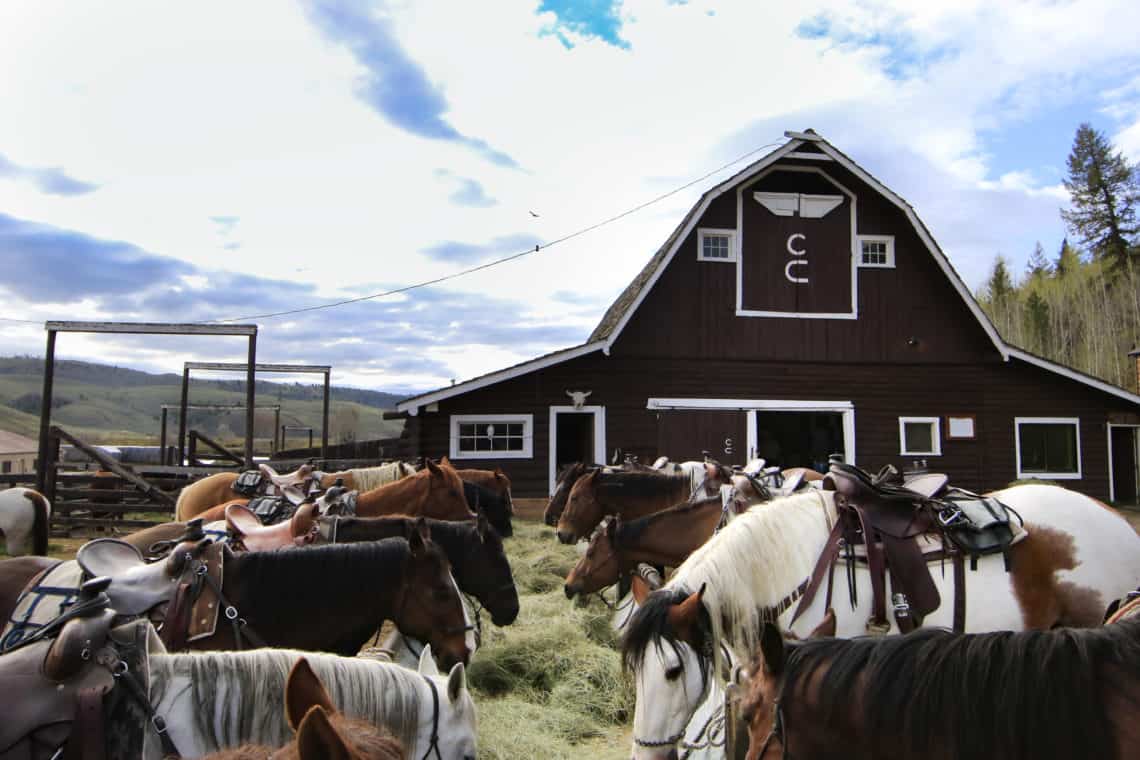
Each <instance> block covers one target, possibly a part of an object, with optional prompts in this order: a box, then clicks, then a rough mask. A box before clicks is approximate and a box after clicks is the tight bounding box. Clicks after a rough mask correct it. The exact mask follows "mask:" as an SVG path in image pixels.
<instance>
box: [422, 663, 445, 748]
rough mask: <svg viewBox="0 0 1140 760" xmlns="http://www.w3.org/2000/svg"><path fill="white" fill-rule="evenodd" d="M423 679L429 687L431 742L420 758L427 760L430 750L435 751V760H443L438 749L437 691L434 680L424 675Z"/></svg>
mask: <svg viewBox="0 0 1140 760" xmlns="http://www.w3.org/2000/svg"><path fill="white" fill-rule="evenodd" d="M424 680H425V681H427V685H428V686H429V687H430V688H431V742H430V743H429V744H428V748H427V750H426V751H425V752H424V755H423V757H421V758H420V760H427V758H429V757H431V754H432V752H435V757H436V760H443V754H442V753H441V752H440V751H439V691H438V690H436V688H435V682H434V681H432V680H431V679H430V678H428V677H427V676H424Z"/></svg>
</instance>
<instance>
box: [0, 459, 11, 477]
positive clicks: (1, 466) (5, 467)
mask: <svg viewBox="0 0 1140 760" xmlns="http://www.w3.org/2000/svg"><path fill="white" fill-rule="evenodd" d="M11 471H12V463H11V462H9V461H8V460H4V461H3V462H0V472H3V473H4V474H5V475H7V474H8V473H10V472H11Z"/></svg>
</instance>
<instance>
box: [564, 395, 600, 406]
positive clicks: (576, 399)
mask: <svg viewBox="0 0 1140 760" xmlns="http://www.w3.org/2000/svg"><path fill="white" fill-rule="evenodd" d="M591 393H593V391H566V395H567V396H569V397H570V400H571V401H572V402H573V404H574V408H575V409H581V408H582V406H583V405H584V404H585V403H586V399H588V398H589V397H590V394H591Z"/></svg>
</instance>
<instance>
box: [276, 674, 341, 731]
mask: <svg viewBox="0 0 1140 760" xmlns="http://www.w3.org/2000/svg"><path fill="white" fill-rule="evenodd" d="M313 707H323V708H324V709H325V710H327V711H328V712H330V713H335V712H336V708H335V707H333V703H332V698H331V697H330V696H329V693H328V692H327V691H325V685H324V684H323V683H321V679H320V678H318V677H317V674H316V673H314V672H313V668H312V666H311V665H309V661H308V660H306V659H305V658H304V657H302V658H300V659H299V660H297V662H295V663H293V669H292V670H290V671H289V678H288V679H286V681H285V717H286V718H287V719H288V721H289V727H290V728H292V729H293V730H294V731H296V730H297V727H298V726H300V725H301V720H302V719H303V718H304V717H305V714H306V713H307V712H309V710H310V708H313Z"/></svg>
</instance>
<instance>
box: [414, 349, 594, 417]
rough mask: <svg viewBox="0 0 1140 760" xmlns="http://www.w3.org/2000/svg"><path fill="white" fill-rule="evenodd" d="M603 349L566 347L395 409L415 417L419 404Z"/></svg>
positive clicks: (449, 396) (428, 402) (425, 403)
mask: <svg viewBox="0 0 1140 760" xmlns="http://www.w3.org/2000/svg"><path fill="white" fill-rule="evenodd" d="M604 349H605V341H601V340H598V341H594V342H593V343H586V344H584V345H581V346H577V347H575V348H568V349H566V350H565V351H559V352H558V353H555V354H549V355H547V356H542V357H539V358H538V359H532V360H530V361H529V362H523V363H522V364H516V365H515V366H513V367H508V368H507V369H504V370H499V371H498V372H492V373H490V374H487V375H483V376H482V377H476V378H474V379H472V380H468V381H466V382H463V383H458V384H456V385H452V386H450V387H448V388H442V389H440V390H438V391H432V392H431V393H425V394H422V395H420V396H412V397H411V398H408V399H404V400H403V401H401V402H399V403H398V404H396V411H398V412H407V413H408V414H409V415H411V416H412V417H415V416H416V415H417V414H419V410H420V407H421V406H427V405H429V404H433V403H435V402H437V401H442V400H444V399H447V398H451V397H452V396H458V395H460V394H462V393H467V392H468V391H474V390H478V389H479V388H485V387H487V386H488V385H494V384H495V383H501V382H502V381H504V380H510V379H511V378H515V377H519V376H520V375H525V374H528V373H530V372H534V371H536V370H540V369H544V368H546V367H550V366H552V365H554V364H561V363H562V362H568V361H570V360H571V359H577V358H578V357H580V356H586V355H587V354H592V353H594V352H595V351H601V350H604Z"/></svg>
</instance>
